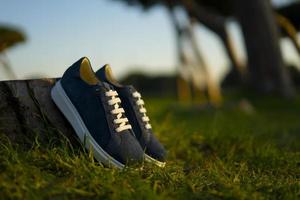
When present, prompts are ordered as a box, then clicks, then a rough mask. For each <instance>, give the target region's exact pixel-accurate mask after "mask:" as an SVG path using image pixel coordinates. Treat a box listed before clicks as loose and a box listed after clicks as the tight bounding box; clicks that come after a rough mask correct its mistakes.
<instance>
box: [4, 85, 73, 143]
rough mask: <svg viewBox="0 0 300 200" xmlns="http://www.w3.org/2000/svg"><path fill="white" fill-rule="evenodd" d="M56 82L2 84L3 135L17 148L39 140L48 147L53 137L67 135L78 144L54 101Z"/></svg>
mask: <svg viewBox="0 0 300 200" xmlns="http://www.w3.org/2000/svg"><path fill="white" fill-rule="evenodd" d="M55 81H56V79H39V80H21V81H2V82H0V109H1V112H0V134H5V135H6V136H7V137H8V138H9V139H10V140H11V141H12V142H13V143H17V144H20V143H23V144H26V145H31V144H32V143H33V142H34V140H35V139H36V137H38V138H39V141H40V142H42V143H47V142H50V141H51V140H52V139H53V137H52V135H53V134H63V135H64V136H66V137H67V138H68V139H69V140H70V141H71V143H73V144H74V143H77V142H76V137H75V134H74V132H73V129H72V127H71V126H70V125H69V123H68V122H67V120H66V119H65V118H64V116H63V115H62V113H61V112H60V111H59V110H58V109H57V107H56V106H55V104H54V103H53V101H52V99H51V96H50V91H51V88H52V86H53V84H54V83H55Z"/></svg>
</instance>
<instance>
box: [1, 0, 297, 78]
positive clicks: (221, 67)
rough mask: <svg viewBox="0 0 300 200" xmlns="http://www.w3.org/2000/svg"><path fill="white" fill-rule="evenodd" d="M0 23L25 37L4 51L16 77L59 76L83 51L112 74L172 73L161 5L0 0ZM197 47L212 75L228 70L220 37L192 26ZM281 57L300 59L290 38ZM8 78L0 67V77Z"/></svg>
mask: <svg viewBox="0 0 300 200" xmlns="http://www.w3.org/2000/svg"><path fill="white" fill-rule="evenodd" d="M0 4H1V7H2V8H5V9H2V11H1V12H0V24H7V25H12V26H15V27H18V28H20V29H21V30H23V31H24V33H25V34H26V36H27V41H26V42H25V43H24V44H20V45H18V46H17V47H15V48H12V49H10V50H9V51H8V52H7V55H8V58H9V59H10V62H11V65H12V67H13V70H14V71H15V72H16V74H17V77H18V78H20V79H24V78H28V77H33V76H34V77H58V76H61V75H62V73H63V72H64V71H65V69H66V68H67V67H68V66H70V65H71V64H72V63H73V62H75V61H76V60H78V59H79V58H80V57H82V56H88V57H89V58H90V59H91V62H92V64H93V67H94V69H95V70H96V69H97V67H100V66H102V65H103V64H106V63H109V64H111V66H112V67H113V70H114V72H115V73H116V76H117V77H120V76H124V75H126V74H128V73H129V72H131V71H134V70H135V71H142V72H146V73H149V74H165V73H174V72H175V71H176V65H177V64H176V61H177V59H176V49H175V41H174V35H173V29H172V27H171V24H170V22H169V18H168V15H167V13H166V12H165V10H164V9H163V8H161V7H157V8H154V9H152V10H150V11H147V12H144V11H143V10H141V9H139V8H136V7H128V6H126V5H125V4H121V3H119V2H113V1H111V0H89V1H88V3H87V2H86V1H84V0H72V1H71V0H52V1H49V0H27V1H26V2H25V1H19V0H0ZM228 28H229V30H230V32H231V35H232V37H233V39H234V44H235V46H236V48H237V50H238V54H239V56H240V58H241V59H242V60H243V59H244V57H245V56H244V52H243V45H242V39H241V36H240V30H239V29H238V27H237V26H236V25H235V24H234V23H232V22H231V23H229V25H228ZM197 37H198V39H199V40H198V41H199V46H200V49H201V50H202V52H203V54H204V56H205V60H206V62H207V63H208V65H209V66H210V69H211V70H212V71H213V72H215V74H216V78H220V77H222V76H223V74H224V72H225V71H226V70H228V65H229V62H228V59H227V58H226V56H225V53H224V51H223V47H222V46H221V45H220V41H219V39H218V38H217V37H216V36H215V35H214V34H211V33H210V32H209V31H208V30H207V29H205V28H203V27H199V28H197ZM282 49H283V53H284V57H285V58H286V59H287V60H289V62H291V63H293V64H295V65H298V63H300V59H299V58H298V56H297V55H296V52H295V50H294V49H293V48H292V46H291V45H290V42H289V41H286V40H283V41H282ZM4 79H7V76H6V75H5V73H4V71H3V70H2V69H1V68H0V80H4Z"/></svg>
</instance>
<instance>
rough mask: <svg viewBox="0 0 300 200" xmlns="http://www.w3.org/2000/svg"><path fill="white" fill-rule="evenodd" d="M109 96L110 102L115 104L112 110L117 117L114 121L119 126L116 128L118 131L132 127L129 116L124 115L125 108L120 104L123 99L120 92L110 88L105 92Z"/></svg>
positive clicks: (112, 104)
mask: <svg viewBox="0 0 300 200" xmlns="http://www.w3.org/2000/svg"><path fill="white" fill-rule="evenodd" d="M105 95H106V96H107V97H110V100H109V101H108V104H109V105H111V106H114V109H113V110H112V111H111V114H113V115H116V117H117V118H116V119H114V121H113V122H114V123H115V124H116V125H117V126H118V127H117V128H116V131H117V132H121V131H124V130H128V129H131V125H130V124H128V119H127V117H123V113H125V111H124V109H123V108H122V107H121V106H120V103H121V99H120V98H119V97H118V93H117V92H116V91H114V90H109V91H108V92H105Z"/></svg>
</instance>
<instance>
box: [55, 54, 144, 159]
mask: <svg viewBox="0 0 300 200" xmlns="http://www.w3.org/2000/svg"><path fill="white" fill-rule="evenodd" d="M60 84H61V87H62V89H63V91H61V93H65V94H66V96H67V97H66V99H67V101H70V103H71V104H72V105H71V106H74V108H75V109H73V110H75V111H72V109H69V110H66V107H68V106H66V105H63V103H61V102H62V101H63V100H60V98H59V97H57V96H58V95H59V94H58V93H59V90H57V88H56V91H54V93H53V95H52V97H53V99H54V101H55V103H56V104H57V105H58V107H59V108H60V110H61V111H62V112H63V114H64V115H65V116H66V117H67V119H68V120H69V121H70V122H71V125H72V126H73V128H74V129H75V131H76V133H77V135H78V136H79V138H80V139H81V142H84V141H83V140H84V139H83V138H82V135H84V136H89V135H90V136H91V137H92V138H93V141H95V143H96V144H94V143H93V142H91V144H93V146H92V147H93V148H95V149H94V151H96V152H98V150H99V152H100V153H99V155H98V158H97V157H96V156H95V157H96V159H97V160H100V161H104V162H106V163H107V162H109V160H113V159H115V160H117V161H118V162H120V163H122V164H127V163H136V162H141V161H142V160H143V156H144V152H143V150H142V148H141V147H140V145H139V143H138V142H137V141H136V138H135V137H134V135H133V131H132V127H131V125H130V124H129V122H128V119H127V118H126V116H125V114H124V112H125V111H124V109H123V108H122V107H121V100H120V98H119V97H118V93H117V91H115V90H114V88H113V87H111V86H110V85H109V84H107V83H105V82H101V81H99V80H98V78H97V77H96V75H95V73H94V72H93V70H92V68H91V66H90V62H89V60H88V59H87V58H81V59H80V60H78V61H77V62H76V63H74V64H73V65H72V66H71V67H70V68H69V69H68V70H67V71H66V72H65V73H64V75H63V77H62V78H61V80H60ZM55 87H56V86H55ZM53 90H54V89H53ZM57 91H58V92H57ZM74 113H75V114H74ZM76 113H78V114H79V118H80V119H79V121H81V120H82V122H83V125H82V127H83V128H82V127H79V128H78V124H80V123H78V122H74V121H75V120H76V118H74V115H76ZM85 127H86V128H87V131H88V134H87V133H83V132H84V128H85ZM118 162H115V163H118ZM113 163H114V162H113Z"/></svg>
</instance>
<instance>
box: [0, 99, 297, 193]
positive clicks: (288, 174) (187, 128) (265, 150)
mask: <svg viewBox="0 0 300 200" xmlns="http://www.w3.org/2000/svg"><path fill="white" fill-rule="evenodd" d="M233 96H235V95H233ZM235 99H239V97H238V96H235V97H234V98H232V99H230V100H228V102H231V103H226V104H225V106H224V107H223V108H220V109H218V110H215V109H212V108H201V107H193V108H191V107H187V106H184V105H176V104H174V103H173V100H172V99H155V98H148V99H146V103H147V108H148V110H149V115H150V117H151V119H152V125H153V127H154V130H155V131H156V132H157V136H158V137H159V138H160V140H161V141H162V143H164V144H165V146H166V148H167V149H168V163H167V165H166V167H165V168H164V169H160V168H158V167H155V166H152V165H149V164H145V166H144V167H143V169H140V170H137V169H125V170H123V171H118V170H113V169H108V168H104V167H102V166H101V165H100V164H98V163H97V162H95V161H94V160H93V159H92V155H89V154H88V153H86V152H84V151H83V149H82V148H80V147H77V146H76V147H72V146H71V145H69V144H68V142H67V140H65V139H63V138H62V137H61V138H57V137H56V136H53V137H54V138H53V141H57V139H60V142H59V143H58V142H52V143H49V144H40V143H39V142H38V140H37V141H36V142H35V145H34V146H33V147H32V148H31V149H29V150H28V149H27V150H24V148H22V147H21V146H16V145H12V144H11V143H10V142H9V141H8V140H7V139H6V138H5V137H4V136H3V134H2V136H1V141H0V199H94V198H95V199H299V198H300V98H297V99H296V100H295V101H292V102H291V101H283V100H274V99H272V98H271V97H265V98H260V99H259V98H257V97H251V96H250V97H248V99H250V102H251V104H252V105H253V107H254V110H251V109H249V108H248V107H249V106H248V107H247V106H238V103H236V102H237V101H238V100H235Z"/></svg>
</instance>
